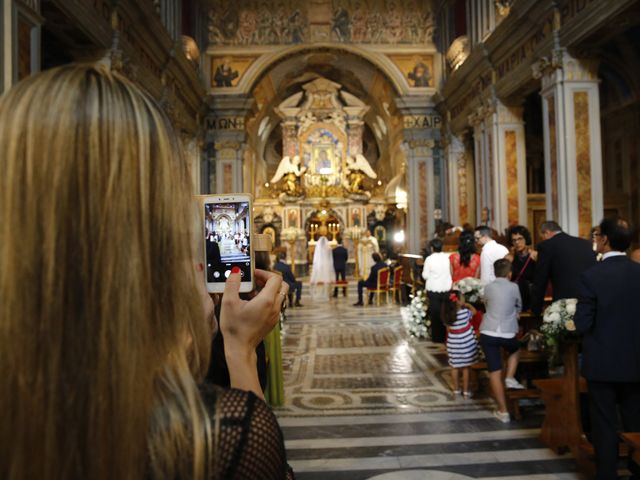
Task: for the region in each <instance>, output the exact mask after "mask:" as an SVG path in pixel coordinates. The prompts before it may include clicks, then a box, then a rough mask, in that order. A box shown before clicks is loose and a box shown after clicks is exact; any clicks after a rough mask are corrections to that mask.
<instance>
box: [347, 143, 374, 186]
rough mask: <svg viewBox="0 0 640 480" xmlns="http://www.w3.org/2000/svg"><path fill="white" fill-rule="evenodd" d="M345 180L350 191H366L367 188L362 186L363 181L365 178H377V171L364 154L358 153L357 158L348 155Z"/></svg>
mask: <svg viewBox="0 0 640 480" xmlns="http://www.w3.org/2000/svg"><path fill="white" fill-rule="evenodd" d="M345 173H346V175H345V180H344V183H343V185H344V187H345V188H346V189H347V190H348V191H349V192H350V193H355V194H358V193H364V192H365V190H363V188H362V183H363V182H364V180H365V178H367V177H369V178H377V177H378V175H376V172H374V171H373V169H372V168H371V165H369V162H368V161H367V159H366V158H365V157H364V155H362V154H360V153H358V154H356V156H355V159H354V158H352V157H347V168H346V169H345Z"/></svg>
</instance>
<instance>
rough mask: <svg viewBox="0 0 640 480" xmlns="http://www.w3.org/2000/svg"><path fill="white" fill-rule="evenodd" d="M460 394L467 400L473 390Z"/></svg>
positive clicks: (471, 395)
mask: <svg viewBox="0 0 640 480" xmlns="http://www.w3.org/2000/svg"><path fill="white" fill-rule="evenodd" d="M462 396H463V397H464V398H465V399H466V400H469V399H470V398H471V397H473V392H462Z"/></svg>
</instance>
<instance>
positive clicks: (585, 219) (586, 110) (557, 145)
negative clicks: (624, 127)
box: [532, 49, 603, 238]
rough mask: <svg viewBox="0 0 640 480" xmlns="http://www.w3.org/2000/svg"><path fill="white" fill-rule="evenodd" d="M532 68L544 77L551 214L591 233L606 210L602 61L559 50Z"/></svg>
mask: <svg viewBox="0 0 640 480" xmlns="http://www.w3.org/2000/svg"><path fill="white" fill-rule="evenodd" d="M532 68H533V74H534V77H535V78H540V79H541V81H542V90H541V91H540V95H541V96H542V110H543V119H544V121H543V124H544V147H545V148H544V150H545V170H546V175H545V176H546V179H547V185H546V191H547V194H546V195H547V216H548V217H549V218H552V219H554V220H556V221H558V223H560V225H561V226H562V227H563V229H564V230H565V231H566V232H568V233H570V234H572V235H579V236H581V237H584V238H587V237H588V236H589V233H590V229H591V227H592V226H593V225H595V224H597V223H598V222H599V221H600V220H601V218H602V215H603V187H602V148H601V138H600V136H601V133H600V96H599V91H598V78H597V68H598V66H597V63H596V62H594V61H592V60H585V59H577V58H574V57H572V56H570V55H569V54H568V53H567V51H566V50H565V49H558V50H555V51H554V52H553V55H552V57H551V58H543V59H541V60H540V61H538V62H536V63H535V64H534V65H533V67H532Z"/></svg>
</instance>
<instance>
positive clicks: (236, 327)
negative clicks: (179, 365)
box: [220, 270, 289, 398]
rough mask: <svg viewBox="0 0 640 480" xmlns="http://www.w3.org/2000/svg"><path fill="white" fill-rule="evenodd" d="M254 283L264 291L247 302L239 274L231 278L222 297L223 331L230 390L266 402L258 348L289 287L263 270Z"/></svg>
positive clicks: (221, 326) (273, 322) (234, 274)
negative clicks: (248, 391) (257, 365)
mask: <svg viewBox="0 0 640 480" xmlns="http://www.w3.org/2000/svg"><path fill="white" fill-rule="evenodd" d="M232 272H233V271H232ZM255 279H256V283H257V284H258V285H263V288H262V290H261V291H260V293H258V294H257V295H256V296H255V297H253V298H252V299H251V300H249V301H247V300H242V299H241V298H240V296H239V294H238V292H239V290H240V282H241V277H240V274H239V273H238V272H233V273H231V275H229V278H228V279H227V281H226V283H225V287H224V294H223V295H222V305H221V309H220V330H221V332H222V336H223V337H224V352H225V357H226V360H227V366H228V367H229V376H230V378H231V386H232V387H233V388H239V389H242V390H250V391H252V392H254V393H255V394H256V395H258V396H259V397H260V398H264V395H263V392H262V389H261V388H260V382H259V380H258V372H257V369H256V347H257V346H258V344H259V343H260V342H261V341H262V340H263V339H264V337H266V336H267V334H268V333H269V332H270V331H271V330H272V329H273V327H274V326H275V325H276V323H277V322H278V319H279V317H280V310H281V308H282V302H283V301H284V300H285V298H287V292H288V291H289V286H288V285H287V284H286V283H283V282H282V277H281V276H280V275H277V274H275V273H270V272H266V271H264V270H255Z"/></svg>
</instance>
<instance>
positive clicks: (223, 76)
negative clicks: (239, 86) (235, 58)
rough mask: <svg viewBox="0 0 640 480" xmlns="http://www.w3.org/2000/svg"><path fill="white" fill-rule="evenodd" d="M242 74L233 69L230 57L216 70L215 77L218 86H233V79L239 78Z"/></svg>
mask: <svg viewBox="0 0 640 480" xmlns="http://www.w3.org/2000/svg"><path fill="white" fill-rule="evenodd" d="M239 75H240V74H239V73H238V71H237V70H233V69H232V68H231V65H230V63H229V60H228V59H224V60H223V61H222V63H221V64H220V65H218V68H216V72H215V73H214V75H213V79H214V81H215V82H216V87H233V81H234V80H235V79H236V78H238V76H239Z"/></svg>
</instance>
